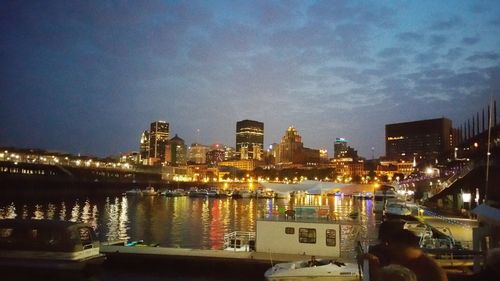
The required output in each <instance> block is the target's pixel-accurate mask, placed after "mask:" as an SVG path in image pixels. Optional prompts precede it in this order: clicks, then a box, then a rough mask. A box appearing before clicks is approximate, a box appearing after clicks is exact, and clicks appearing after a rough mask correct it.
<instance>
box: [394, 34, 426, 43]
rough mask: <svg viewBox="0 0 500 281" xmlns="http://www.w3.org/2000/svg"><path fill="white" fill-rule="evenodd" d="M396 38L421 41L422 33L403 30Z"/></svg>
mask: <svg viewBox="0 0 500 281" xmlns="http://www.w3.org/2000/svg"><path fill="white" fill-rule="evenodd" d="M397 38H398V39H399V40H401V41H404V42H407V41H421V40H422V39H423V38H424V35H423V34H421V33H417V32H403V33H399V34H398V35H397Z"/></svg>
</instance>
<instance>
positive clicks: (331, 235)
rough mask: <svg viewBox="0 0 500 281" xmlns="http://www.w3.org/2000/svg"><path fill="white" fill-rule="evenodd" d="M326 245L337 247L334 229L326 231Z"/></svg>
mask: <svg viewBox="0 0 500 281" xmlns="http://www.w3.org/2000/svg"><path fill="white" fill-rule="evenodd" d="M326 245H327V246H332V247H335V246H337V232H336V231H335V229H327V230H326Z"/></svg>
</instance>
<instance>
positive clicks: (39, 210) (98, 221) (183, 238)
mask: <svg viewBox="0 0 500 281" xmlns="http://www.w3.org/2000/svg"><path fill="white" fill-rule="evenodd" d="M299 205H314V206H328V208H329V216H330V217H331V218H333V219H336V220H341V221H343V222H346V223H345V224H343V226H342V229H341V231H342V233H341V237H342V244H341V245H342V251H343V252H347V253H349V252H353V249H354V245H355V244H354V243H355V241H356V239H357V238H360V239H362V240H374V239H375V237H376V224H377V219H376V217H375V215H374V214H373V213H372V209H373V202H372V201H371V200H356V199H353V198H350V197H345V198H341V197H331V196H330V197H327V196H301V197H296V198H291V199H290V200H285V199H232V198H220V199H218V198H208V199H207V198H189V197H162V196H158V197H154V196H144V197H133V196H132V197H127V196H113V197H97V198H70V199H68V198H65V199H54V200H45V201H40V200H37V199H33V200H31V201H30V200H26V199H25V200H24V201H23V202H18V201H16V200H12V201H11V202H8V201H7V202H0V219H4V218H15V217H20V218H23V219H27V218H35V219H42V218H46V219H59V220H69V221H79V222H86V223H89V224H90V225H92V226H93V227H94V229H95V230H96V231H97V233H98V235H99V239H100V240H101V241H116V240H144V241H145V242H146V243H158V244H160V245H161V246H166V247H183V248H201V249H221V248H222V245H223V237H224V234H226V233H229V232H231V231H234V230H242V231H255V221H256V219H258V218H270V217H273V216H276V215H278V210H283V209H286V208H291V207H293V206H299ZM68 210H70V212H68ZM358 233H359V237H357V236H358Z"/></svg>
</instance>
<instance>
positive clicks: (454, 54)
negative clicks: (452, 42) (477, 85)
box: [443, 47, 464, 60]
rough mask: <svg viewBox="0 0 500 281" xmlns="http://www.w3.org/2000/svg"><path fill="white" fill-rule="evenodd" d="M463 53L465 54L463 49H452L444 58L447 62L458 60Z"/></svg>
mask: <svg viewBox="0 0 500 281" xmlns="http://www.w3.org/2000/svg"><path fill="white" fill-rule="evenodd" d="M463 52H464V49H463V48H460V47H456V48H451V49H449V50H448V52H447V53H446V55H443V57H444V58H445V59H447V60H456V59H458V58H459V57H461V56H462V54H463Z"/></svg>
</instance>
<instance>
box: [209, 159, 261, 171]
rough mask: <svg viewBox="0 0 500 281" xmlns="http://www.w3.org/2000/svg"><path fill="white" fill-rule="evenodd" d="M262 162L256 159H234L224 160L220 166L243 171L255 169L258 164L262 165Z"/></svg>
mask: <svg viewBox="0 0 500 281" xmlns="http://www.w3.org/2000/svg"><path fill="white" fill-rule="evenodd" d="M261 164H262V162H261V161H258V160H255V159H246V160H233V161H223V162H219V163H218V165H219V166H225V167H234V168H237V169H238V170H243V171H253V170H254V169H255V168H257V167H258V165H261Z"/></svg>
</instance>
